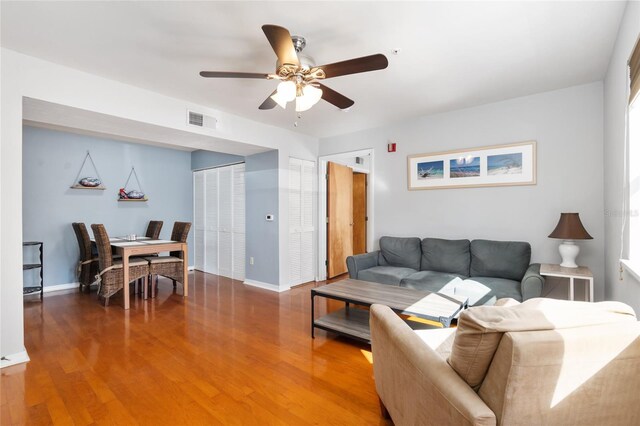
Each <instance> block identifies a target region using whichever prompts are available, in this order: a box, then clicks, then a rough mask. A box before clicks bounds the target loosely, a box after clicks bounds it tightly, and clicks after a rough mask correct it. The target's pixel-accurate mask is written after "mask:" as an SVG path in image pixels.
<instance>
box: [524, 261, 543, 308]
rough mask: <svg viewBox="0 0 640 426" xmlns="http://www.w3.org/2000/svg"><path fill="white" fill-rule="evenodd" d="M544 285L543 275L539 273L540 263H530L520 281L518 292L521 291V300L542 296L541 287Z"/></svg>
mask: <svg viewBox="0 0 640 426" xmlns="http://www.w3.org/2000/svg"><path fill="white" fill-rule="evenodd" d="M543 286H544V277H543V276H542V275H540V264H539V263H532V264H531V265H529V268H528V269H527V272H525V274H524V277H523V278H522V282H521V283H520V292H521V293H522V301H523V302H524V301H525V300H528V299H532V298H534V297H540V296H542V287H543Z"/></svg>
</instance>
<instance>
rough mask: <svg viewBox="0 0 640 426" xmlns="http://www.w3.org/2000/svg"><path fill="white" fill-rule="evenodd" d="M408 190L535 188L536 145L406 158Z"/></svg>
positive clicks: (530, 142) (497, 146) (483, 148)
mask: <svg viewBox="0 0 640 426" xmlns="http://www.w3.org/2000/svg"><path fill="white" fill-rule="evenodd" d="M407 184H408V188H409V190H411V191H413V190H420V189H444V188H469V187H481V186H511V185H535V184H536V141H527V142H518V143H513V144H508V145H492V146H485V147H480V148H470V149H463V150H456V151H446V152H436V153H431V154H416V155H410V156H408V157H407Z"/></svg>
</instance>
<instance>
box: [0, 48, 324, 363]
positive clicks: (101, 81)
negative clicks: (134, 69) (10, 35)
mask: <svg viewBox="0 0 640 426" xmlns="http://www.w3.org/2000/svg"><path fill="white" fill-rule="evenodd" d="M0 59H1V73H0V74H1V76H2V80H1V86H2V87H1V94H0V96H1V112H0V114H1V116H0V119H1V123H2V129H1V141H2V143H1V146H0V192H1V194H2V200H1V207H2V208H1V216H0V239H1V246H0V295H1V301H0V308H1V313H0V336H1V337H0V353H1V355H2V356H5V355H10V354H15V353H20V352H22V351H24V339H23V323H22V321H23V313H22V290H21V287H22V267H21V265H22V231H21V230H22V185H21V176H22V166H21V163H22V101H23V97H29V98H33V99H37V100H42V101H46V102H52V103H56V104H61V105H66V106H70V107H74V108H80V109H83V110H88V111H93V112H97V113H101V114H107V115H112V116H115V117H121V118H125V119H129V120H135V121H139V122H143V123H149V124H155V125H158V126H163V127H168V128H172V129H178V130H182V131H186V132H192V133H199V134H208V135H211V136H214V137H217V138H221V139H227V140H234V141H238V142H245V143H250V144H253V145H258V146H263V147H267V148H272V149H278V151H279V155H280V156H285V158H288V157H289V156H296V157H298V158H304V159H310V160H315V158H316V157H317V140H316V139H315V138H312V137H309V136H305V135H301V134H299V133H295V132H293V131H289V130H285V129H280V128H276V127H273V126H268V125H264V124H261V123H256V122H253V121H251V120H247V119H244V118H241V117H238V116H234V115H231V114H226V113H224V112H222V111H217V110H212V109H211V108H207V107H205V106H201V105H193V104H191V103H189V102H186V101H183V100H180V99H175V98H170V97H168V96H164V95H160V94H158V93H154V92H151V91H148V90H144V89H140V88H137V87H134V86H131V85H127V84H123V83H120V82H117V81H112V80H108V79H105V78H102V77H97V76H95V75H91V74H87V73H84V72H81V71H77V70H74V69H71V68H68V67H63V66H60V65H57V64H53V63H51V62H47V61H43V60H41V59H37V58H34V57H30V56H27V55H23V54H20V53H17V52H14V51H12V50H8V49H4V48H3V49H1V51H0ZM187 108H190V109H193V110H196V111H200V112H202V113H204V114H207V115H212V116H214V117H216V118H217V119H218V128H217V129H215V130H210V129H197V128H191V127H188V126H187V124H186V122H185V113H186V109H187ZM280 164H281V169H280V171H279V178H280V180H281V191H282V192H285V189H284V188H283V187H282V185H283V183H282V182H288V174H287V173H288V168H287V166H286V164H287V162H284V163H283V162H280ZM282 164H285V165H284V166H282ZM283 198H287V197H281V198H280V199H279V203H280V208H281V211H282V206H283V203H285V202H288V198H287V199H286V200H284V199H283ZM286 205H287V204H284V206H286ZM287 220H288V217H287V214H286V209H285V212H284V213H283V214H281V215H280V219H279V224H280V227H279V232H280V241H281V242H282V241H283V240H284V241H286V233H287V230H288V226H287V224H288V222H287ZM287 252H288V247H287V245H286V244H284V245H283V244H280V253H279V254H280V256H279V257H280V268H281V269H280V271H281V277H280V280H281V283H280V284H282V283H284V282H286V279H283V276H288V273H287V268H288V264H287V263H286V259H287V257H288V253H287ZM283 268H284V270H283Z"/></svg>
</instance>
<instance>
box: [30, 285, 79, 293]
mask: <svg viewBox="0 0 640 426" xmlns="http://www.w3.org/2000/svg"><path fill="white" fill-rule="evenodd" d="M79 288H80V283H66V284H56V285H46V286H44V289H43V293H52V292H54V291H63V290H73V289H76V290H77V289H79ZM31 294H37V293H31Z"/></svg>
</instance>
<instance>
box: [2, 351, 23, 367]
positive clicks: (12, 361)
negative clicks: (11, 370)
mask: <svg viewBox="0 0 640 426" xmlns="http://www.w3.org/2000/svg"><path fill="white" fill-rule="evenodd" d="M29 361H30V359H29V354H27V351H22V352H18V353H17V354H11V355H7V356H3V357H2V360H0V368H5V367H11V366H12V365H16V364H22V363H25V362H29Z"/></svg>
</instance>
